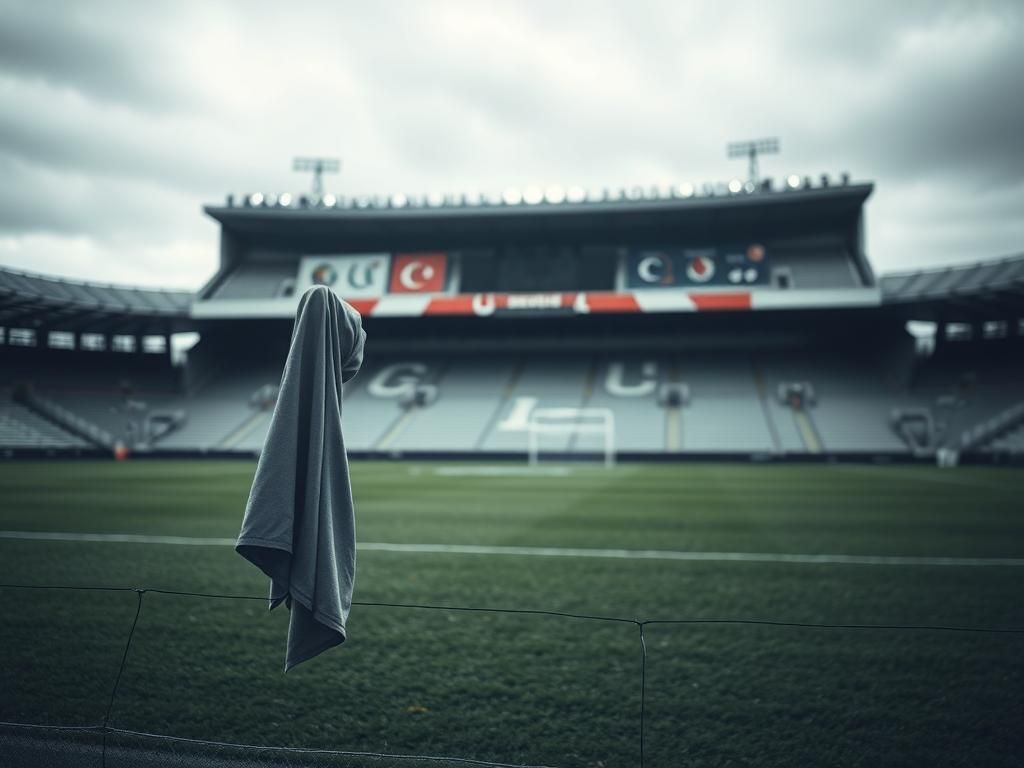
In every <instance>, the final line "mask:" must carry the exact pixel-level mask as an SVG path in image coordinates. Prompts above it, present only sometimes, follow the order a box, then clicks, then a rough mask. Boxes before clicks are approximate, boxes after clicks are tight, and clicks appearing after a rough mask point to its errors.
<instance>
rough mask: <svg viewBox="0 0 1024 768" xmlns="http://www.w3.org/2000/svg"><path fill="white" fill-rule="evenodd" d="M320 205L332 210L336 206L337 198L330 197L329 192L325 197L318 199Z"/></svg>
mask: <svg viewBox="0 0 1024 768" xmlns="http://www.w3.org/2000/svg"><path fill="white" fill-rule="evenodd" d="M320 204H321V205H322V206H323V207H324V208H333V207H334V206H336V205H337V204H338V198H337V196H335V195H332V194H331V193H330V192H328V193H327V194H326V195H324V196H323V197H322V198H320Z"/></svg>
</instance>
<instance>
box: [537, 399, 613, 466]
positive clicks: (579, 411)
mask: <svg viewBox="0 0 1024 768" xmlns="http://www.w3.org/2000/svg"><path fill="white" fill-rule="evenodd" d="M542 434H543V435H564V434H603V435H604V464H605V466H606V467H610V466H613V465H614V464H615V414H614V413H613V412H612V409H611V408H569V407H562V408H534V409H533V410H532V411H530V418H529V421H528V422H527V437H528V441H529V447H528V451H529V461H530V466H536V464H537V463H538V460H539V459H538V456H539V454H540V435H542Z"/></svg>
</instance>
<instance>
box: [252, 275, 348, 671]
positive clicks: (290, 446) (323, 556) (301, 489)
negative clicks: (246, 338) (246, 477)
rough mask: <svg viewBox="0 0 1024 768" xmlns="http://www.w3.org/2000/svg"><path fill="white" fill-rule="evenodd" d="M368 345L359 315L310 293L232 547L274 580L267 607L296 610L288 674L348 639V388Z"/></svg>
mask: <svg viewBox="0 0 1024 768" xmlns="http://www.w3.org/2000/svg"><path fill="white" fill-rule="evenodd" d="M365 342H366V331H364V330H363V327H362V318H361V317H360V315H359V313H358V312H357V311H356V310H355V309H353V308H352V306H351V305H349V304H347V303H346V302H344V301H342V300H341V299H339V298H338V297H337V296H336V295H335V294H334V292H333V291H331V290H330V289H329V288H326V287H324V286H315V287H313V288H310V289H309V290H308V291H306V293H305V294H303V296H302V298H301V300H300V301H299V308H298V312H297V314H296V317H295V325H294V327H293V328H292V342H291V348H290V349H289V351H288V360H287V362H286V363H285V367H284V374H283V375H282V377H281V388H280V391H279V393H278V397H277V405H276V406H275V407H274V415H273V418H272V419H271V422H270V431H269V432H268V433H267V439H266V442H265V443H264V445H263V453H262V454H260V460H259V464H258V466H257V467H256V476H255V477H254V478H253V482H252V490H251V491H250V492H249V502H248V504H247V505H246V508H245V517H244V519H243V520H242V530H241V532H240V533H239V536H238V542H237V543H236V545H235V550H236V551H237V552H238V554H240V555H241V556H242V557H244V558H246V559H247V560H249V561H250V562H252V563H253V564H254V565H256V566H258V567H259V568H260V569H261V570H262V571H263V572H264V573H265V574H266V575H267V576H269V577H270V609H271V610H273V609H274V608H275V607H276V606H278V605H280V604H281V602H282V601H283V602H285V604H286V605H287V607H288V609H289V610H290V612H291V615H290V617H289V626H288V648H287V652H286V654H285V671H286V672H287V671H288V670H289V669H291V668H292V667H294V666H295V665H296V664H298V663H300V662H303V661H306V660H307V659H311V658H313V657H314V656H316V655H317V654H319V653H321V652H323V651H325V650H327V649H328V648H332V647H334V646H336V645H339V644H341V643H343V642H344V641H345V622H346V621H347V619H348V614H349V610H350V608H351V606H352V587H353V583H354V580H355V565H356V538H355V507H354V505H353V502H352V486H351V482H350V478H349V469H348V456H347V454H346V453H345V441H344V438H343V437H342V433H341V411H342V391H343V389H344V387H343V384H344V382H347V381H349V380H351V379H352V377H353V376H355V375H356V373H357V372H358V371H359V367H360V366H361V365H362V362H363V346H364V344H365Z"/></svg>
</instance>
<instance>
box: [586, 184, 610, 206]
mask: <svg viewBox="0 0 1024 768" xmlns="http://www.w3.org/2000/svg"><path fill="white" fill-rule="evenodd" d="M607 199H608V190H607V189H598V188H597V187H591V188H590V189H588V190H587V200H588V201H589V202H591V203H599V202H602V201H604V200H607Z"/></svg>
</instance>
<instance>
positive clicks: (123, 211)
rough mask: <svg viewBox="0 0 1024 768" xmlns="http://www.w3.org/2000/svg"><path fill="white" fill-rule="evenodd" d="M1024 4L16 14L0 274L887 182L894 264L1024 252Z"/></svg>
mask: <svg viewBox="0 0 1024 768" xmlns="http://www.w3.org/2000/svg"><path fill="white" fill-rule="evenodd" d="M1022 8H1024V4H1022V3H1020V2H1019V1H1014V0H1010V1H1008V2H990V3H968V2H938V0H930V1H928V2H911V1H910V0H899V2H896V1H894V0H887V1H885V2H863V1H861V2H856V3H854V2H848V1H846V0H844V1H842V2H834V3H827V2H824V0H822V1H820V2H812V1H811V0H805V1H804V2H763V1H762V2H737V1H736V0H732V1H731V2H728V3H722V2H710V0H709V1H708V2H702V3H688V2H683V1H682V0H669V1H668V2H638V1H637V0H630V1H629V2H626V1H625V0H622V1H621V2H598V0H588V1H587V2H569V1H566V0H557V1H555V0H547V1H546V2H501V3H496V2H484V1H483V0H466V1H465V2H454V1H453V2H447V1H442V0H418V1H417V2H355V3H347V2H340V1H338V0H333V1H331V2H322V3H296V2H287V3H286V2H280V1H278V2H267V3H264V2H255V1H254V0H246V1H245V2H236V3H231V4H229V3H213V2H195V3H187V2H183V1H181V0H178V1H176V2H169V3H161V2H154V1H153V0H146V1H145V2H138V1H137V0H133V1H132V2H124V3H107V2H97V1H96V0H90V2H74V3H70V2H69V3H66V4H63V3H59V2H39V1H38V0H32V1H31V2H14V1H11V0H0V175H2V178H3V180H4V183H3V184H2V185H0V264H2V265H3V266H8V267H15V268H19V269H25V270H32V271H37V272H44V273H52V274H58V275H63V276H70V277H76V278H84V279H93V280H104V281H114V282H127V283H134V284H139V285H150V286H166V287H183V288H190V289H191V288H197V287H199V286H200V285H201V284H202V283H203V282H204V281H205V280H206V279H208V278H209V277H210V276H211V275H212V274H213V271H214V270H215V268H216V265H217V236H218V232H217V227H216V225H215V224H214V223H213V222H212V221H211V220H209V219H207V218H206V217H205V216H204V215H203V214H202V212H201V210H200V208H201V206H202V205H203V204H204V203H217V202H221V201H222V200H223V198H224V194H225V193H227V192H232V191H233V192H245V191H252V190H265V191H284V190H292V191H298V192H301V191H305V189H306V188H307V187H308V185H309V179H308V177H307V176H304V175H300V174H295V173H292V172H291V170H290V168H291V160H292V157H294V156H296V155H324V156H328V157H340V158H341V159H342V163H343V168H342V173H341V174H340V175H338V176H336V177H327V180H328V182H329V184H328V185H327V186H328V187H329V188H330V189H331V190H333V191H335V192H338V193H341V194H347V195H352V194H376V193H390V192H395V191H403V192H407V193H425V192H430V191H442V192H449V191H450V192H472V191H500V190H501V189H503V188H505V187H508V186H520V187H521V186H526V185H529V184H540V185H547V184H554V183H557V184H562V185H571V184H579V185H582V186H585V187H591V186H599V187H601V186H609V187H616V186H632V185H635V184H644V185H650V184H654V183H665V182H679V181H690V182H693V183H697V184H699V183H700V182H703V181H714V180H727V179H729V178H731V177H734V176H741V177H742V176H744V175H745V172H746V168H745V165H744V163H743V162H741V161H738V160H729V159H727V158H726V155H725V145H726V143H727V142H728V141H730V140H737V139H748V138H757V137H762V136H778V137H779V138H780V140H781V144H782V153H781V154H780V155H778V156H768V157H765V158H764V160H763V161H762V171H763V173H765V174H767V175H772V176H774V177H775V178H776V179H781V178H782V177H784V176H785V175H786V174H788V173H798V174H801V175H805V174H813V175H814V176H815V177H817V176H818V175H820V174H821V173H822V172H828V173H832V174H838V173H840V172H842V171H849V172H850V173H851V174H852V176H853V178H854V179H855V180H857V181H874V182H875V183H876V189H875V193H874V195H873V196H872V197H871V199H870V200H869V202H868V207H867V236H868V239H867V242H868V256H869V258H870V260H871V261H872V263H873V264H874V266H875V269H876V271H877V272H879V273H885V272H891V271H895V270H900V269H911V268H919V267H927V266H936V265H941V264H950V263H958V262H969V261H977V260H981V259H990V258H996V257H999V256H1004V255H1009V254H1012V253H1020V252H1022V251H1024V98H1022V85H1021V84H1022V83H1024V43H1022V34H1024V12H1022V10H1021V9H1022Z"/></svg>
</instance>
